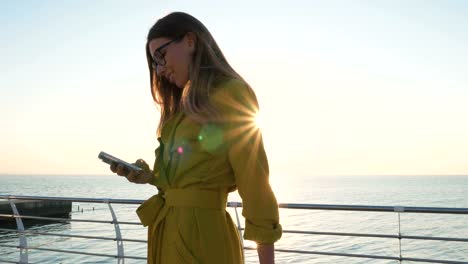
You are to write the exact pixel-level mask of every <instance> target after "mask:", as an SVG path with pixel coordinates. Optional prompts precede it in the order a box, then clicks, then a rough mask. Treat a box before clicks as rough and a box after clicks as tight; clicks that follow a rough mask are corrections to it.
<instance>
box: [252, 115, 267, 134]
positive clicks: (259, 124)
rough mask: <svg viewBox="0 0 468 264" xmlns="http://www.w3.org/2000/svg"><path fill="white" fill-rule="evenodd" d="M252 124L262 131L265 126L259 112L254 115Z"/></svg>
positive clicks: (263, 118)
mask: <svg viewBox="0 0 468 264" xmlns="http://www.w3.org/2000/svg"><path fill="white" fill-rule="evenodd" d="M254 122H255V126H256V127H257V128H258V129H260V130H263V128H264V125H265V117H264V116H263V115H262V114H261V112H259V111H257V112H256V113H255V116H254Z"/></svg>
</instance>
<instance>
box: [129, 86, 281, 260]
mask: <svg viewBox="0 0 468 264" xmlns="http://www.w3.org/2000/svg"><path fill="white" fill-rule="evenodd" d="M210 100H211V102H212V103H213V105H214V106H216V108H217V109H218V110H219V113H220V114H221V117H222V120H223V122H211V123H205V124H201V123H198V122H195V121H193V120H191V119H190V118H188V117H187V116H186V115H185V114H184V113H182V112H180V113H178V114H176V115H175V116H173V117H172V118H171V119H170V120H169V121H168V122H167V124H166V125H165V126H164V127H163V128H162V131H161V137H160V138H158V140H159V143H160V145H159V147H158V148H157V149H156V161H155V165H154V178H153V182H152V184H154V185H155V186H157V187H158V190H159V192H158V194H157V195H155V196H153V197H152V198H150V199H149V200H147V201H146V202H145V203H143V204H142V205H141V206H140V207H139V208H138V209H137V214H138V216H139V217H140V220H141V222H142V223H143V225H145V226H148V263H152V264H153V263H157V264H160V263H163V264H166V263H204V264H205V263H206V264H210V263H213V264H220V263H233V264H234V263H236V264H237V263H244V260H243V253H242V251H243V249H242V245H241V242H240V238H239V234H238V232H237V229H236V226H235V225H234V223H233V221H232V219H231V216H230V215H229V213H228V212H227V211H226V200H227V194H228V192H232V191H235V190H236V189H238V191H239V195H240V196H241V198H242V203H243V205H242V206H243V207H242V215H243V216H244V217H245V219H246V221H245V232H244V238H245V239H247V240H253V241H256V242H257V243H263V244H271V243H274V242H276V241H277V240H278V239H280V237H281V234H282V229H281V225H280V224H279V215H278V204H277V201H276V198H275V196H274V194H273V192H272V190H271V187H270V184H269V181H268V161H267V156H266V153H265V150H264V147H263V141H262V137H261V133H260V131H259V130H258V129H257V128H256V127H255V126H254V122H253V114H254V112H255V110H256V106H255V105H256V98H255V95H254V94H253V93H252V92H251V90H250V89H248V87H247V86H246V85H245V84H243V83H242V82H241V81H238V80H228V81H225V82H223V83H222V84H220V86H219V89H216V92H215V93H214V94H213V95H212V96H211V98H210Z"/></svg>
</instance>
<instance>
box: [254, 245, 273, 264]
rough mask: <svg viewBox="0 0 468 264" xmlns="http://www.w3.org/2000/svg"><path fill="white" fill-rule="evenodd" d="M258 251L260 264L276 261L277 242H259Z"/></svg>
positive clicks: (271, 263)
mask: <svg viewBox="0 0 468 264" xmlns="http://www.w3.org/2000/svg"><path fill="white" fill-rule="evenodd" d="M257 253H258V259H259V260H260V264H274V263H275V244H258V245H257Z"/></svg>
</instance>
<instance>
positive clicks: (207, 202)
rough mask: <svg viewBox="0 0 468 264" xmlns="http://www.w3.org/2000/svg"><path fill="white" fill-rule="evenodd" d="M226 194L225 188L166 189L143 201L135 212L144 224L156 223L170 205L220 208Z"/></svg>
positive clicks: (223, 203)
mask: <svg viewBox="0 0 468 264" xmlns="http://www.w3.org/2000/svg"><path fill="white" fill-rule="evenodd" d="M227 196H228V193H227V190H226V191H210V190H200V189H167V190H165V191H163V192H160V193H158V194H157V195H154V196H153V197H151V198H150V199H148V200H146V201H145V202H143V203H142V204H141V205H140V207H138V209H137V211H136V212H137V214H138V217H139V218H140V221H141V223H142V224H143V225H144V226H148V225H151V224H155V225H157V224H159V223H160V222H161V221H162V220H163V219H164V217H166V214H167V212H168V209H169V208H170V207H192V208H204V209H218V210H220V209H224V208H226V203H227Z"/></svg>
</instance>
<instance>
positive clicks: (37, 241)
mask: <svg viewBox="0 0 468 264" xmlns="http://www.w3.org/2000/svg"><path fill="white" fill-rule="evenodd" d="M270 184H271V186H272V188H273V190H274V192H275V195H276V197H277V200H278V202H279V203H305V204H330V205H373V206H417V207H449V208H468V175H467V176H462V175H459V176H454V175H438V176H434V175H432V176H424V175H418V176H408V175H398V176H394V175H374V176H372V175H368V176H306V175H302V176H295V175H284V176H282V177H281V176H278V177H272V178H271V179H270ZM155 193H157V189H156V188H155V187H154V186H151V185H141V184H133V183H130V182H128V181H127V180H126V179H125V178H124V177H119V176H116V175H99V176H98V175H96V176H93V175H61V176H60V175H0V194H1V195H28V196H52V197H73V198H78V197H80V198H110V199H117V198H119V199H139V200H144V199H147V198H149V197H151V196H152V195H154V194H155ZM229 201H238V202H241V201H242V200H241V199H240V197H239V195H238V193H237V192H234V193H231V194H230V195H229ZM112 207H113V209H114V210H115V213H116V215H117V218H118V220H119V221H128V222H138V218H137V216H136V214H135V209H136V207H137V205H117V204H114V205H112ZM227 211H229V213H230V214H231V216H232V217H233V220H234V222H237V220H236V213H235V211H234V209H233V208H227ZM238 214H239V216H241V209H240V208H239V209H238ZM71 218H72V219H88V220H96V219H98V220H106V221H111V220H112V215H111V213H110V211H109V207H108V206H107V205H106V204H102V203H101V204H99V203H82V202H74V203H73V204H72V213H71ZM280 222H281V224H282V226H283V229H284V230H292V231H294V230H296V231H299V230H300V231H314V232H343V233H368V234H385V235H397V234H398V233H399V232H401V234H402V235H408V236H427V237H451V238H464V239H467V238H468V215H460V214H458V215H455V214H417V213H404V212H403V213H400V214H398V213H395V212H363V211H355V212H351V211H329V210H299V209H286V208H281V209H280ZM241 224H242V226H243V225H244V219H243V218H242V217H241ZM1 225H3V226H1ZM0 228H3V229H5V228H7V229H9V228H11V229H14V228H15V226H10V225H8V226H7V225H5V224H2V223H1V222H0ZM120 228H121V232H122V236H123V237H124V238H126V239H138V240H146V238H147V237H146V231H147V230H146V228H144V227H143V226H139V225H125V224H121V225H120ZM3 229H2V230H3ZM27 230H31V231H36V232H51V233H60V234H73V235H82V236H104V237H115V229H114V226H113V225H112V224H97V223H87V222H70V223H58V222H44V221H43V222H41V223H36V224H31V225H28V226H27ZM27 243H28V246H30V247H38V248H52V249H62V250H73V251H80V252H92V253H101V254H111V255H116V254H117V243H116V242H115V241H113V240H95V239H83V238H70V237H57V236H46V235H28V236H27ZM400 243H401V244H400ZM18 244H19V239H18V235H16V234H15V233H14V232H10V231H0V259H2V260H3V261H11V262H17V261H19V256H20V254H19V250H18V249H16V248H11V247H4V246H2V245H18ZM245 246H249V247H255V243H252V242H251V241H245ZM275 247H276V249H280V250H297V251H314V252H333V253H344V254H363V255H379V256H391V257H398V256H399V255H400V254H401V255H402V256H403V257H411V258H425V259H437V260H451V261H460V262H462V263H463V262H466V263H468V242H447V241H436V240H435V241H431V240H414V239H411V240H410V239H402V240H401V241H399V240H398V239H397V238H373V237H352V236H330V235H315V234H314V235H311V234H297V233H284V234H283V236H282V238H281V239H280V240H279V241H278V242H277V243H276V244H275ZM124 253H125V255H130V256H139V257H146V244H144V243H138V242H124ZM245 255H246V263H258V256H257V253H256V251H255V250H246V251H245ZM28 259H29V262H30V263H118V260H117V259H115V258H109V257H100V256H86V255H78V254H70V253H59V252H48V251H43V250H35V249H30V250H28ZM275 259H276V263H398V261H396V260H385V259H383V260H376V259H369V258H354V257H338V256H327V255H315V254H300V253H291V252H276V254H275ZM125 263H127V264H128V263H145V261H144V260H132V259H126V260H125ZM404 263H421V262H411V261H404Z"/></svg>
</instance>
